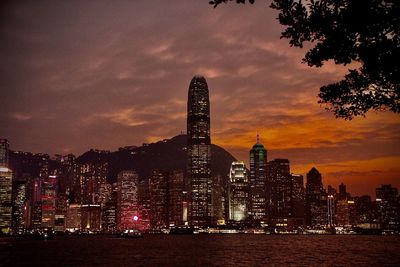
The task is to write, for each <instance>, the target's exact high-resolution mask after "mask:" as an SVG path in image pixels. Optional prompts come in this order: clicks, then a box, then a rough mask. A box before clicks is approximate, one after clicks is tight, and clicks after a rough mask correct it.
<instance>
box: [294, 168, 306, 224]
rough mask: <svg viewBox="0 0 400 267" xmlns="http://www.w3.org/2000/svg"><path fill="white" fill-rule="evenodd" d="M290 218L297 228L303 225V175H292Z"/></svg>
mask: <svg viewBox="0 0 400 267" xmlns="http://www.w3.org/2000/svg"><path fill="white" fill-rule="evenodd" d="M291 177H292V193H291V195H292V208H293V210H292V216H293V218H294V220H295V223H296V225H297V226H302V225H304V183H303V175H300V174H292V175H291Z"/></svg>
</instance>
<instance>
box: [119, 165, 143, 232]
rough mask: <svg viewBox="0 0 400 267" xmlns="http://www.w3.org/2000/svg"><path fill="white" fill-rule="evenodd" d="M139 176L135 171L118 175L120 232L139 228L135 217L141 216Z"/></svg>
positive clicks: (122, 172)
mask: <svg viewBox="0 0 400 267" xmlns="http://www.w3.org/2000/svg"><path fill="white" fill-rule="evenodd" d="M138 191H139V176H138V174H137V173H136V172H135V171H121V172H120V173H119V174H118V194H117V225H118V228H119V229H120V230H125V229H132V228H135V227H137V225H136V221H135V220H134V216H138V215H139V198H138Z"/></svg>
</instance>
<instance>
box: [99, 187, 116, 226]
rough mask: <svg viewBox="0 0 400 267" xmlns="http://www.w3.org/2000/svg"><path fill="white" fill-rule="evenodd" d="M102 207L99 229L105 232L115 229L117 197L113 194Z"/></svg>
mask: <svg viewBox="0 0 400 267" xmlns="http://www.w3.org/2000/svg"><path fill="white" fill-rule="evenodd" d="M113 195H114V196H115V197H114V196H112V197H111V198H110V199H109V200H108V201H107V202H106V204H105V205H104V206H103V207H102V215H101V216H102V217H101V218H102V219H101V229H102V231H105V232H114V231H115V230H116V229H117V198H116V194H113Z"/></svg>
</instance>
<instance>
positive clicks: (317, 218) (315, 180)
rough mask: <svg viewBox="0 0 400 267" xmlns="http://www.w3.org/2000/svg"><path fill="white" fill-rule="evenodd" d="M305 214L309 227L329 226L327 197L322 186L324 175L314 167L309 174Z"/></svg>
mask: <svg viewBox="0 0 400 267" xmlns="http://www.w3.org/2000/svg"><path fill="white" fill-rule="evenodd" d="M305 213H306V225H307V226H324V225H326V224H327V195H326V192H325V190H324V187H323V185H322V175H321V173H320V172H319V171H318V170H317V169H316V168H314V167H313V168H312V169H311V170H310V171H309V172H308V173H307V183H306V212H305Z"/></svg>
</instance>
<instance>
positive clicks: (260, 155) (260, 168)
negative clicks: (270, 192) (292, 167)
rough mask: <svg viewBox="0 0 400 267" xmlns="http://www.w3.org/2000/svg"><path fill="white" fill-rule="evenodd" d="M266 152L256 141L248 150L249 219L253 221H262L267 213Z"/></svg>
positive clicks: (258, 141)
mask: <svg viewBox="0 0 400 267" xmlns="http://www.w3.org/2000/svg"><path fill="white" fill-rule="evenodd" d="M266 168H267V150H266V149H265V148H264V145H262V144H261V143H260V139H259V136H258V134H257V141H256V144H255V145H254V146H253V148H252V149H251V150H250V175H249V186H250V192H249V198H250V200H249V203H250V209H249V211H250V217H251V218H252V219H253V220H263V219H265V218H266V213H267V193H266V186H267V172H266Z"/></svg>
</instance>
